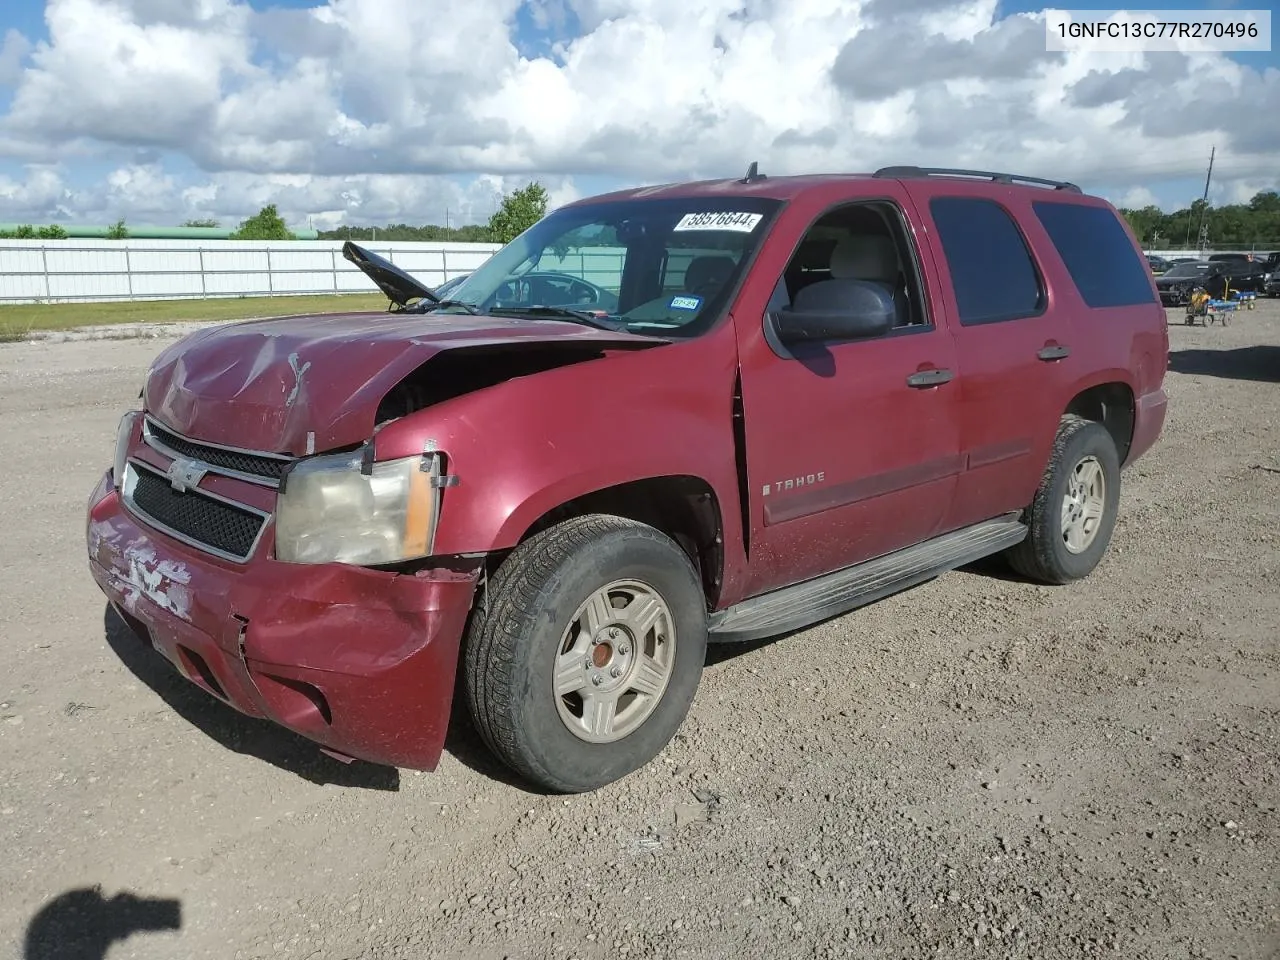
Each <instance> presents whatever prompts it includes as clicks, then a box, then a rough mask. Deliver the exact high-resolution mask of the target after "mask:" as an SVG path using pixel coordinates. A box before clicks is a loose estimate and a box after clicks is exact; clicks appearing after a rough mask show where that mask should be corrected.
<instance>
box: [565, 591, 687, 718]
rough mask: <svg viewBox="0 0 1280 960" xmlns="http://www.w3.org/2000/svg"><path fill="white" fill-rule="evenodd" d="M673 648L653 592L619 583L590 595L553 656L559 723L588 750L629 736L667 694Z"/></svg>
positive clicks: (666, 616) (667, 616)
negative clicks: (554, 657)
mask: <svg viewBox="0 0 1280 960" xmlns="http://www.w3.org/2000/svg"><path fill="white" fill-rule="evenodd" d="M675 641H676V635H675V625H674V622H673V620H672V617H671V611H670V609H669V608H668V607H667V604H666V602H665V601H664V600H663V599H662V597H661V596H660V595H659V594H658V592H657V591H656V590H654V589H653V587H651V586H649V585H648V584H644V583H640V582H639V581H635V580H620V581H615V582H614V583H610V584H608V585H606V586H604V587H602V588H600V589H599V590H597V591H595V592H594V593H593V594H592V595H591V596H590V597H588V598H587V600H586V602H585V603H583V604H582V606H580V607H579V608H578V611H577V612H576V613H575V614H574V616H573V618H572V620H571V621H570V623H569V626H568V628H567V629H566V630H565V633H564V636H563V638H562V640H561V644H560V647H559V649H558V654H557V657H556V662H555V678H554V687H555V689H554V694H555V700H556V709H557V711H558V713H559V715H560V719H561V721H562V722H563V723H564V725H565V726H566V727H568V729H569V730H570V731H571V732H572V733H573V734H574V736H576V737H579V738H580V739H582V740H587V741H589V742H592V743H610V742H613V741H615V740H620V739H622V738H623V737H625V736H627V735H628V734H630V733H632V732H634V731H635V730H636V729H637V728H638V727H639V726H640V725H641V724H642V723H644V721H645V720H646V719H648V717H649V715H650V714H651V713H652V712H653V709H654V708H655V707H656V706H657V704H658V701H659V700H661V698H662V694H663V693H664V692H665V690H666V687H667V683H668V681H669V680H670V677H671V670H672V667H673V665H674V663H675Z"/></svg>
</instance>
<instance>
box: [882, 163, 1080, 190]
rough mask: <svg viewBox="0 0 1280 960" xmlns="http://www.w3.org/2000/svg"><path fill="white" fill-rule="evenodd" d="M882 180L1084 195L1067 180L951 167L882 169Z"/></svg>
mask: <svg viewBox="0 0 1280 960" xmlns="http://www.w3.org/2000/svg"><path fill="white" fill-rule="evenodd" d="M872 176H874V177H878V178H880V179H881V180H912V179H915V178H917V177H968V178H970V179H973V180H991V181H993V182H994V183H1007V184H1014V183H1036V184H1039V185H1041V186H1044V187H1053V189H1055V190H1067V191H1069V192H1071V193H1083V192H1084V191H1082V190H1081V189H1080V188H1079V187H1078V186H1076V185H1075V184H1074V183H1070V182H1068V181H1066V180H1043V179H1041V178H1040V177H1024V176H1020V175H1019V174H1016V173H993V172H992V171H990V170H960V169H951V168H949V167H881V168H880V169H879V170H877V171H876V172H875V173H874V174H872Z"/></svg>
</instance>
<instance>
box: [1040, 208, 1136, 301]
mask: <svg viewBox="0 0 1280 960" xmlns="http://www.w3.org/2000/svg"><path fill="white" fill-rule="evenodd" d="M1032 206H1033V207H1035V211H1036V216H1037V217H1039V218H1040V223H1041V224H1043V225H1044V229H1045V231H1046V232H1047V233H1048V234H1049V239H1050V240H1052V241H1053V245H1054V246H1055V247H1056V248H1057V250H1058V255H1059V256H1061V257H1062V262H1063V263H1065V264H1066V265H1067V272H1068V273H1070V274H1071V279H1072V280H1073V281H1074V282H1075V285H1076V289H1077V290H1079V291H1080V296H1081V297H1082V298H1083V299H1084V302H1085V303H1086V304H1088V305H1089V306H1090V307H1130V306H1133V305H1134V304H1139V303H1154V302H1155V299H1156V297H1155V294H1154V293H1152V292H1151V280H1150V279H1149V278H1148V276H1147V269H1146V267H1145V265H1144V264H1143V262H1142V259H1141V258H1140V257H1139V256H1138V251H1137V250H1136V249H1135V248H1134V246H1133V242H1132V241H1131V240H1130V239H1129V235H1128V234H1126V233H1125V231H1124V227H1122V226H1121V225H1120V221H1119V219H1118V218H1117V217H1116V215H1115V214H1114V213H1112V212H1111V211H1110V210H1108V209H1107V208H1106V207H1086V206H1083V205H1081V204H1078V203H1044V202H1040V203H1035V204H1032Z"/></svg>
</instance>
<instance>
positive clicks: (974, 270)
mask: <svg viewBox="0 0 1280 960" xmlns="http://www.w3.org/2000/svg"><path fill="white" fill-rule="evenodd" d="M929 212H930V213H931V214H932V215H933V222H934V223H935V224H936V225H937V228H938V239H939V240H940V241H941V243H942V252H943V254H944V256H946V258H947V266H948V267H949V268H950V272H951V285H952V287H953V288H954V289H955V293H956V305H957V307H958V308H959V312H960V323H961V324H962V325H963V326H966V327H967V326H973V325H975V324H980V323H999V322H1001V321H1004V320H1019V319H1022V318H1023V317H1034V316H1039V315H1040V314H1041V313H1043V312H1044V307H1045V294H1044V284H1043V283H1041V280H1040V273H1039V271H1038V270H1037V269H1036V265H1035V262H1034V261H1033V260H1032V259H1031V252H1030V251H1029V250H1028V249H1027V244H1026V241H1025V240H1023V238H1022V233H1021V231H1019V230H1018V227H1017V225H1016V224H1015V223H1014V222H1013V218H1012V217H1010V216H1009V214H1008V213H1007V212H1006V211H1005V209H1004V207H1002V206H1000V205H999V204H998V203H994V202H992V201H990V200H982V199H979V198H974V197H936V198H935V199H934V200H932V201H931V202H930V203H929Z"/></svg>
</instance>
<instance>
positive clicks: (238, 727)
mask: <svg viewBox="0 0 1280 960" xmlns="http://www.w3.org/2000/svg"><path fill="white" fill-rule="evenodd" d="M103 628H104V630H105V632H106V637H107V643H108V644H109V645H110V647H111V649H112V650H114V651H115V653H116V656H118V657H119V658H120V661H121V662H122V663H123V664H124V665H125V666H126V667H127V668H128V669H129V671H130V672H131V673H133V675H134V676H135V677H137V678H138V679H139V680H141V681H142V682H143V683H144V684H146V685H147V686H148V687H150V688H151V689H152V690H153V691H154V692H155V693H156V694H157V695H158V696H159V697H160V699H162V700H163V701H164V702H165V703H166V704H168V705H169V707H170V708H172V709H173V711H174V712H175V713H177V714H178V715H179V716H181V717H182V718H183V719H184V720H186V721H187V722H188V723H190V724H191V725H192V726H194V727H196V728H197V729H198V730H200V731H201V732H203V733H204V734H206V735H207V736H209V737H211V738H212V739H213V740H216V741H217V742H218V743H220V744H222V745H223V746H224V747H226V748H227V749H228V750H234V751H235V752H236V753H242V754H246V755H248V756H252V757H257V758H258V759H259V760H263V761H265V762H267V763H269V764H271V765H272V766H274V767H279V768H280V769H281V770H285V771H287V772H289V773H292V774H295V775H296V776H299V777H301V778H302V779H304V780H307V781H309V782H311V783H315V784H334V785H336V786H340V787H361V788H363V789H366V790H390V791H394V790H398V789H400V771H399V770H397V769H396V768H394V767H384V766H380V765H378V764H373V763H362V762H359V761H357V762H355V763H350V764H345V763H342V762H340V761H338V760H334V759H333V758H331V757H329V756H326V755H325V754H323V753H321V752H320V750H319V748H318V747H317V746H316V745H315V744H314V743H312V742H311V741H310V740H307V739H306V738H304V737H300V736H298V735H297V734H295V733H291V732H290V731H288V730H285V729H284V728H283V727H278V726H276V725H275V724H272V723H269V722H267V721H265V720H258V719H255V718H253V717H247V716H245V715H244V714H242V713H239V712H237V711H236V710H235V709H233V708H232V707H229V706H227V705H226V704H225V703H220V702H219V701H218V700H216V699H215V698H214V697H213V696H211V695H210V694H208V693H205V692H204V691H203V690H201V689H200V688H199V687H197V686H196V685H195V684H193V683H191V682H190V681H189V680H187V679H186V678H185V677H183V676H182V675H181V674H179V673H178V671H177V670H176V669H175V668H174V667H173V665H172V664H170V663H169V661H168V660H166V659H165V658H164V657H163V656H161V655H160V654H159V653H157V652H156V651H155V650H153V649H152V648H151V647H150V646H149V645H147V644H146V643H144V642H143V641H142V640H141V639H140V638H139V637H138V635H137V634H135V633H134V632H133V630H131V629H130V628H129V625H128V624H126V623H125V622H124V620H122V619H121V618H120V615H119V614H118V613H116V611H115V610H114V609H113V608H112V607H111V605H110V604H107V605H106V613H105V614H104V616H103Z"/></svg>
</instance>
